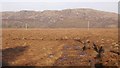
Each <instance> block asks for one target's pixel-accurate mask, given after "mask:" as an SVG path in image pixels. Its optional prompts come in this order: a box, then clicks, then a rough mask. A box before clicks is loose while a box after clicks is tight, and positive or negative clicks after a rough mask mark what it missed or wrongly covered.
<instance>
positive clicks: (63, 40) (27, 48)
mask: <svg viewBox="0 0 120 68" xmlns="http://www.w3.org/2000/svg"><path fill="white" fill-rule="evenodd" d="M93 42H94V43H95V44H96V45H97V46H98V48H99V47H100V46H102V47H103V49H104V53H103V54H102V57H101V58H100V59H101V60H97V58H96V55H97V52H96V51H95V50H94V49H93ZM84 43H86V44H84ZM84 45H87V49H86V50H85V51H84V50H83V47H84ZM118 45H119V42H118V30H117V29H107V28H106V29H102V28H94V29H93V28H91V29H90V30H87V29H85V28H66V29H62V28H57V29H28V30H25V29H2V53H3V55H2V58H3V65H10V66H94V65H95V64H97V63H102V65H104V66H118V62H120V60H118V58H119V53H118V47H119V46H118Z"/></svg>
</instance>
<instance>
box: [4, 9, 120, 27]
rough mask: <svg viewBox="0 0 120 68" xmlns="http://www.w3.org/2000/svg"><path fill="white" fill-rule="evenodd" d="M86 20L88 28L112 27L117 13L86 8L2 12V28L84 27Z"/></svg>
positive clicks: (116, 20) (115, 23)
mask: <svg viewBox="0 0 120 68" xmlns="http://www.w3.org/2000/svg"><path fill="white" fill-rule="evenodd" d="M88 21H89V22H90V28H109V27H111V28H113V27H117V25H118V14H117V13H113V12H104V11H99V10H94V9H88V8H87V9H86V8H80V9H79V8H77V9H64V10H45V11H28V10H22V11H17V12H12V11H10V12H9V11H6V12H2V25H3V28H24V27H25V24H28V28H86V27H87V23H88Z"/></svg>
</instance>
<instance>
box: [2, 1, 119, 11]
mask: <svg viewBox="0 0 120 68" xmlns="http://www.w3.org/2000/svg"><path fill="white" fill-rule="evenodd" d="M1 6H2V7H1V11H20V10H36V11H43V10H62V9H69V8H71V9H72V8H73V9H74V8H91V9H97V10H101V11H108V12H116V13H117V12H118V0H111V1H110V0H83V1H80V0H47V1H46V0H2V3H1Z"/></svg>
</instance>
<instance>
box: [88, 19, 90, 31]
mask: <svg viewBox="0 0 120 68" xmlns="http://www.w3.org/2000/svg"><path fill="white" fill-rule="evenodd" d="M89 29H90V22H89V21H88V30H89Z"/></svg>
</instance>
